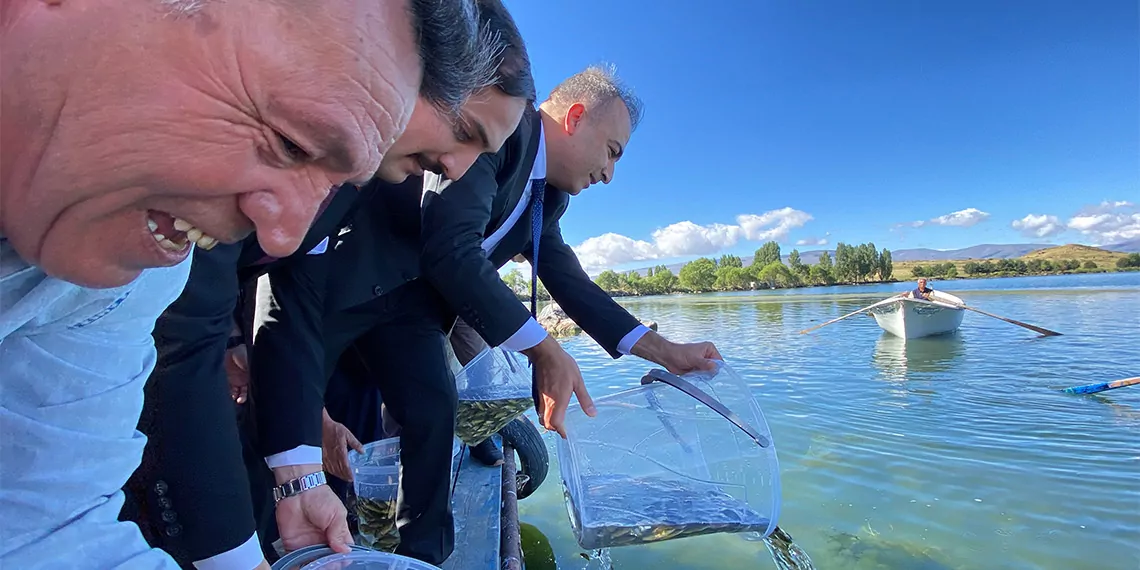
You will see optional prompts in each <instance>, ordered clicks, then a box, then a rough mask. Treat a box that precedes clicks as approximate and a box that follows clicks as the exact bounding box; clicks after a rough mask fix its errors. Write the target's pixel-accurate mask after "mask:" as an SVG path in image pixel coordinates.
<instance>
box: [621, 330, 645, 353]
mask: <svg viewBox="0 0 1140 570" xmlns="http://www.w3.org/2000/svg"><path fill="white" fill-rule="evenodd" d="M647 332H649V327H647V326H645V325H637V326H636V327H633V330H631V331H629V332H628V333H626V335H625V336H624V337H622V339H621V342H619V343H618V346H617V349H618V352H620V353H622V354H626V355H628V354H633V345H635V344H637V341H639V340H641V337H643V336H645V333H647Z"/></svg>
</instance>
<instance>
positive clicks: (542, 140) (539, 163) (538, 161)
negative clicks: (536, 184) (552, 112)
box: [530, 114, 546, 180]
mask: <svg viewBox="0 0 1140 570" xmlns="http://www.w3.org/2000/svg"><path fill="white" fill-rule="evenodd" d="M536 178H546V135H545V133H543V132H542V115H541V114H539V119H538V152H537V153H536V154H535V155H534V165H533V166H531V167H530V179H531V180H534V179H536Z"/></svg>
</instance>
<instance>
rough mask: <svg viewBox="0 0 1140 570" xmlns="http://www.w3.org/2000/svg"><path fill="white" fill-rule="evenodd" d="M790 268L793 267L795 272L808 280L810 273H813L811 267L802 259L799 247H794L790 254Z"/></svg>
mask: <svg viewBox="0 0 1140 570" xmlns="http://www.w3.org/2000/svg"><path fill="white" fill-rule="evenodd" d="M788 269H791V270H792V273H793V274H795V275H796V276H797V277H799V278H800V279H803V280H806V279H807V278H808V274H809V273H811V268H810V267H808V266H806V265H804V262H803V261H802V260H801V259H800V250H798V249H793V250H792V252H791V253H789V254H788Z"/></svg>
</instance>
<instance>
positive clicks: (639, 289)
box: [625, 271, 646, 295]
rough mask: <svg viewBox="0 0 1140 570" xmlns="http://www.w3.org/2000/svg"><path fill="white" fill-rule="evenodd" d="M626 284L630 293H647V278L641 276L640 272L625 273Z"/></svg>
mask: <svg viewBox="0 0 1140 570" xmlns="http://www.w3.org/2000/svg"><path fill="white" fill-rule="evenodd" d="M625 285H626V290H628V291H629V292H630V293H633V294H634V295H645V294H646V293H645V289H646V284H645V279H644V278H643V277H642V276H641V274H640V273H638V272H636V271H630V272H628V273H626V274H625Z"/></svg>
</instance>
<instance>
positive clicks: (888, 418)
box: [520, 273, 1140, 570]
mask: <svg viewBox="0 0 1140 570" xmlns="http://www.w3.org/2000/svg"><path fill="white" fill-rule="evenodd" d="M934 285H935V286H936V287H937V288H939V289H944V290H946V291H948V292H951V293H953V294H955V295H959V296H961V297H963V298H964V299H965V300H966V302H967V303H969V304H971V305H973V306H976V307H978V308H981V309H983V310H986V311H988V312H991V313H995V314H998V315H1002V316H1006V317H1010V318H1014V319H1017V320H1020V321H1024V322H1027V323H1032V324H1035V325H1039V326H1043V327H1045V328H1049V329H1053V330H1057V331H1059V332H1062V333H1064V336H1060V337H1051V338H1037V336H1036V335H1035V334H1034V333H1032V332H1030V331H1027V330H1025V329H1022V328H1019V327H1015V326H1013V325H1010V324H1007V323H1004V322H1001V321H998V320H995V319H992V318H989V317H985V316H982V315H979V314H976V313H967V314H966V317H965V321H964V322H963V324H962V328H961V330H960V331H959V332H958V333H956V334H954V335H950V336H946V337H941V338H926V339H918V340H913V341H910V342H907V343H905V344H904V343H903V342H902V341H901V340H900V339H897V338H894V337H890V336H886V335H885V333H883V332H882V331H881V329H879V327H878V326H876V325H875V323H874V320H873V319H871V318H869V317H866V316H858V317H853V318H851V319H848V320H845V321H842V322H839V323H836V324H833V325H830V326H827V327H824V328H822V329H820V330H818V331H815V332H813V333H811V334H809V335H800V334H798V331H800V330H802V329H805V328H808V327H810V326H812V325H815V324H819V323H822V322H824V321H826V320H829V319H832V318H835V317H838V316H840V315H843V314H846V313H849V312H851V311H854V310H856V309H858V308H861V307H863V306H866V305H869V304H871V303H872V302H874V301H877V300H879V299H882V298H883V297H885V296H886V295H887V294H891V293H897V292H901V291H904V290H906V289H907V288H908V286H907V285H906V284H896V285H873V286H865V287H830V288H811V289H794V290H777V291H766V292H751V293H727V294H711V295H696V296H667V297H654V298H643V299H632V300H626V301H623V304H624V305H626V306H627V307H628V308H629V309H630V310H631V311H632V312H633V313H634V314H635V315H637V316H639V317H641V318H645V319H653V320H656V321H657V322H658V323H659V324H660V332H661V333H662V334H664V335H665V336H667V337H668V338H670V339H672V340H679V341H695V340H711V341H713V342H715V343H716V345H717V346H718V347H719V348H720V350H721V352H722V353H723V354H724V356H725V358H726V360H727V361H728V362H729V363H730V364H731V365H732V366H733V367H734V368H735V369H736V370H737V372H739V373H740V374H742V375H743V376H744V377H745V378H746V380H748V381H749V382H750V383H751V385H752V387H753V393H754V395H755V396H756V398H757V399H758V400H759V402H760V405H761V407H762V408H763V410H764V413H765V415H766V416H767V419H768V423H769V426H770V428H771V430H772V434H773V437H774V438H775V445H776V449H777V452H778V454H779V460H780V466H781V474H782V484H783V493H782V495H783V508H782V512H781V516H780V520H779V524H780V527H781V528H783V529H784V530H786V531H787V532H788V533H790V534H791V535H792V536H793V537H794V538H795V541H796V543H797V544H798V545H800V546H801V547H802V548H803V549H804V550H805V551H806V552H807V553H808V554H809V555H810V556H811V558H812V560H813V562H814V563H815V566H816V568H819V569H821V570H828V569H843V570H847V569H906V570H943V569H959V568H960V569H980V568H986V569H989V568H1010V569H1031V568H1048V569H1053V568H1055V569H1065V570H1070V569H1084V568H1088V569H1122V570H1123V569H1134V568H1140V387H1131V388H1123V389H1120V390H1115V391H1109V392H1104V393H1103V394H1101V395H1094V396H1076V395H1071V394H1066V393H1063V392H1060V391H1059V389H1060V388H1063V387H1066V386H1071V385H1079V384H1089V383H1094V382H1102V381H1108V380H1116V379H1121V378H1127V377H1131V376H1137V375H1140V356H1138V354H1140V273H1120V274H1102V275H1072V276H1056V277H1036V278H1033V277H1030V278H1010V279H991V280H966V281H940V282H937V283H934ZM565 346H566V348H567V349H568V350H569V351H570V353H571V354H572V355H573V356H574V357H575V358H577V359H578V362H579V364H580V366H581V368H582V372H583V374H584V376H585V378H586V382H587V384H588V386H589V389H590V392H591V394H592V395H594V396H598V395H604V394H607V393H612V392H615V391H618V390H622V389H625V388H629V387H633V386H635V385H637V382H638V380H639V379H640V377H641V375H642V374H644V372H645V371H646V370H647V369H648V368H649V367H650V366H651V365H650V364H649V363H647V362H645V361H642V360H639V359H637V358H634V357H624V358H622V359H620V360H618V361H614V360H612V359H610V358H609V356H608V355H607V354H606V353H604V352H603V351H602V349H601V348H599V347H598V346H597V345H595V344H594V343H593V341H591V340H590V339H589V338H588V337H584V336H583V337H576V338H573V339H570V340H567V341H565ZM572 405H576V404H572ZM545 437H546V438H547V444H548V448H549V450H550V454H551V458H552V464H551V472H550V476H549V477H548V478H547V480H546V483H545V484H544V485H543V486H542V487H541V488H540V489H539V490H538V491H537V492H536V493H535V494H534V495H533V496H531V497H529V498H527V499H525V500H523V501H521V502H520V515H521V519H522V521H523V522H524V523H529V524H532V525H534V526H535V527H537V528H538V529H540V530H541V532H542V533H543V534H545V535H546V537H548V538H549V540H550V542H551V545H552V547H553V551H554V555H555V557H556V559H557V563H558V568H559V569H561V570H582V569H586V568H597V567H598V564H597V562H596V561H594V562H590V561H588V560H587V559H586V557H585V556H583V551H582V549H580V548H579V547H578V545H577V544H576V542H575V541H574V537H573V534H572V531H571V529H570V524H569V521H568V518H567V514H566V509H565V507H564V506H563V500H562V489H561V484H560V478H559V475H558V465H557V459H556V454H555V450H554V445H553V444H554V440H553V437H556V436H555V435H553V434H546V436H545ZM609 556H610V557H611V558H612V562H613V568H615V569H617V570H640V569H653V570H714V569H715V570H723V569H734V570H735V569H753V568H764V569H767V568H773V567H775V564H774V563H773V561H772V556H771V555H770V554H769V553H768V551H767V549H766V548H765V546H764V545H763V544H762V543H759V542H749V541H746V540H744V539H743V538H741V537H739V536H733V535H718V536H708V537H698V538H689V539H682V540H677V541H672V542H666V543H660V544H655V545H650V546H637V547H624V548H615V549H612V550H611V551H610V552H609Z"/></svg>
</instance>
